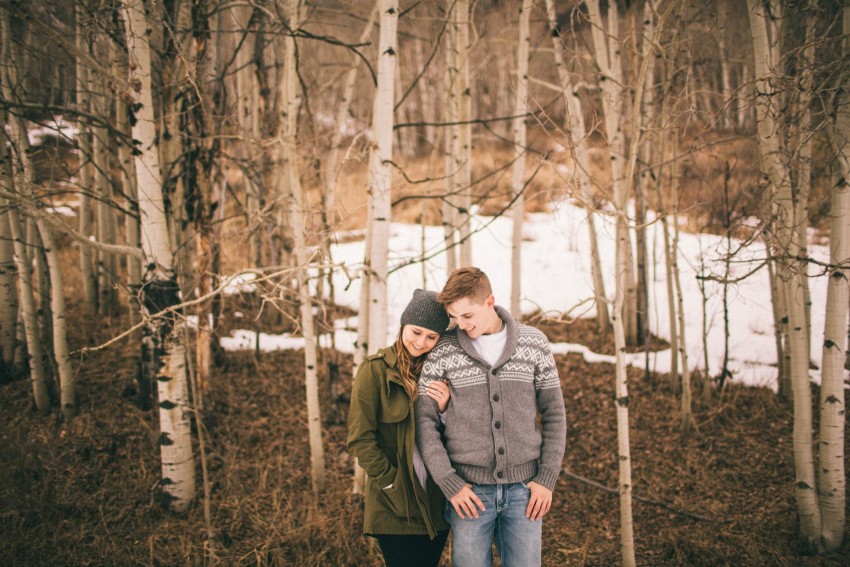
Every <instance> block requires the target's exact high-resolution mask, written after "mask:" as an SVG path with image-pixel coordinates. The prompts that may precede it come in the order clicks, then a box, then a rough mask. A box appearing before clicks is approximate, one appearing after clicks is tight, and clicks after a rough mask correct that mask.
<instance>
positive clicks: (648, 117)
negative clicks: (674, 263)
mask: <svg viewBox="0 0 850 567" xmlns="http://www.w3.org/2000/svg"><path fill="white" fill-rule="evenodd" d="M656 13H657V2H650V1H647V2H646V3H645V4H644V7H643V13H642V14H640V13H639V12H638V11H637V10H635V20H637V21H636V22H635V28H636V29H639V28H640V26H642V27H643V31H642V36H643V39H642V42H641V47H640V70H639V72H638V77H637V80H636V82H637V89H636V90H639V91H640V93H639V94H637V93H636V97H635V98H636V100H635V101H634V103H633V106H632V144H631V148H630V150H629V152H630V153H629V166H628V167H627V173H626V176H627V178H626V183H628V184H634V193H635V209H636V211H635V214H636V218H635V247H636V249H637V252H636V261H637V266H636V268H637V287H636V292H637V293H636V300H637V303H636V312H637V339H638V343H639V344H643V345H646V346H647V347H648V345H649V336H650V329H649V280H648V271H649V266H648V259H647V242H646V240H647V239H646V212H647V192H648V190H649V189H648V186H649V183H648V180H649V178H650V171H649V169H648V168H649V164H650V163H652V159H653V149H654V148H655V144H654V143H653V142H654V141H655V136H654V135H653V134H654V132H652V131H650V132H651V133H650V134H644V133H643V132H644V130H645V129H647V128H646V126H647V125H649V124H652V122H653V119H654V118H655V116H654V109H655V101H654V100H653V99H654V96H653V93H654V90H655V89H654V85H655V53H654V51H655V48H654V46H655V45H657V42H658V40H659V38H658V37H657V36H656V28H655V24H656V22H655V14H656ZM665 15H666V14H665ZM635 37H637V34H635ZM638 157H640V160H641V163H642V166H641V169H642V171H641V172H640V173H638V172H637V171H636V159H637V158H638ZM645 352H646V353H647V356H648V353H649V351H648V350H646V351H645ZM646 372H647V375H649V365H647V369H646Z"/></svg>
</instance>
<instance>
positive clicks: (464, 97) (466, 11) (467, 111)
mask: <svg viewBox="0 0 850 567" xmlns="http://www.w3.org/2000/svg"><path fill="white" fill-rule="evenodd" d="M455 13H456V14H457V20H456V21H457V23H458V24H459V25H458V30H457V47H458V81H457V84H456V87H457V91H458V92H457V101H458V111H459V112H458V117H459V118H460V122H461V125H460V127H459V128H460V139H459V143H460V168H459V170H458V174H459V177H460V179H459V183H458V185H460V189H461V194H460V195H459V196H458V204H459V205H460V211H458V215H457V220H458V224H459V226H458V237H459V239H460V250H459V256H460V265H461V266H471V265H472V238H471V236H472V219H471V211H470V209H471V208H472V124H471V123H470V120H472V82H471V81H470V76H469V59H470V57H471V50H472V44H471V42H470V36H469V28H470V26H471V25H472V21H471V19H472V12H470V6H469V0H457V6H455Z"/></svg>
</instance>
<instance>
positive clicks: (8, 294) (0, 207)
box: [0, 120, 19, 382]
mask: <svg viewBox="0 0 850 567" xmlns="http://www.w3.org/2000/svg"><path fill="white" fill-rule="evenodd" d="M4 123H5V120H4ZM5 152H6V150H3V153H5ZM5 205H6V204H5V202H4V201H3V200H2V199H0V211H2V212H0V371H2V373H3V375H4V376H6V377H12V376H14V375H16V374H17V373H18V370H19V369H18V368H15V343H16V342H17V332H18V329H17V327H18V292H17V290H16V289H15V263H14V256H15V249H14V244H13V243H12V229H11V227H10V226H9V217H10V214H9V212H8V210H7V207H6V206H5ZM3 381H5V379H0V382H3Z"/></svg>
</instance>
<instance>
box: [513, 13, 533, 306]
mask: <svg viewBox="0 0 850 567" xmlns="http://www.w3.org/2000/svg"><path fill="white" fill-rule="evenodd" d="M530 20H531V0H523V1H522V7H521V8H520V11H519V43H518V45H517V70H516V98H515V99H514V119H513V142H514V152H515V153H516V158H515V160H514V169H513V181H512V188H513V194H514V202H513V205H512V206H511V213H512V215H513V237H512V240H511V314H512V315H513V316H514V317H516V318H519V317H520V316H521V315H522V313H521V312H520V305H519V302H520V298H521V297H522V285H521V281H522V223H523V220H524V218H525V191H524V189H525V188H524V186H523V184H524V182H525V156H526V145H527V142H526V134H527V133H526V127H525V115H526V113H527V112H528V47H529V41H530V38H529V33H530Z"/></svg>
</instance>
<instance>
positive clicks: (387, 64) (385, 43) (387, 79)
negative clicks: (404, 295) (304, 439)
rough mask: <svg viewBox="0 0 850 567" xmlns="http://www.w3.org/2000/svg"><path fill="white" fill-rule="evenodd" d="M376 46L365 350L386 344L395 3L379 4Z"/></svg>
mask: <svg viewBox="0 0 850 567" xmlns="http://www.w3.org/2000/svg"><path fill="white" fill-rule="evenodd" d="M380 22H381V36H380V40H379V42H378V92H377V94H376V96H375V106H374V109H373V111H372V136H373V139H372V148H371V151H370V152H369V192H370V195H369V207H370V219H369V221H370V226H371V227H372V230H371V237H370V240H371V242H370V251H369V271H370V273H369V342H368V344H369V348H371V349H375V348H378V346H379V345H383V344H384V343H386V341H387V276H388V275H389V270H388V266H387V263H388V262H387V260H388V258H387V256H388V253H389V249H388V244H389V239H390V238H389V237H390V189H391V187H392V169H391V168H390V162H391V161H392V156H393V106H394V101H393V93H394V85H393V82H394V80H395V65H396V55H397V53H398V44H397V30H398V0H381V13H380Z"/></svg>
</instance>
